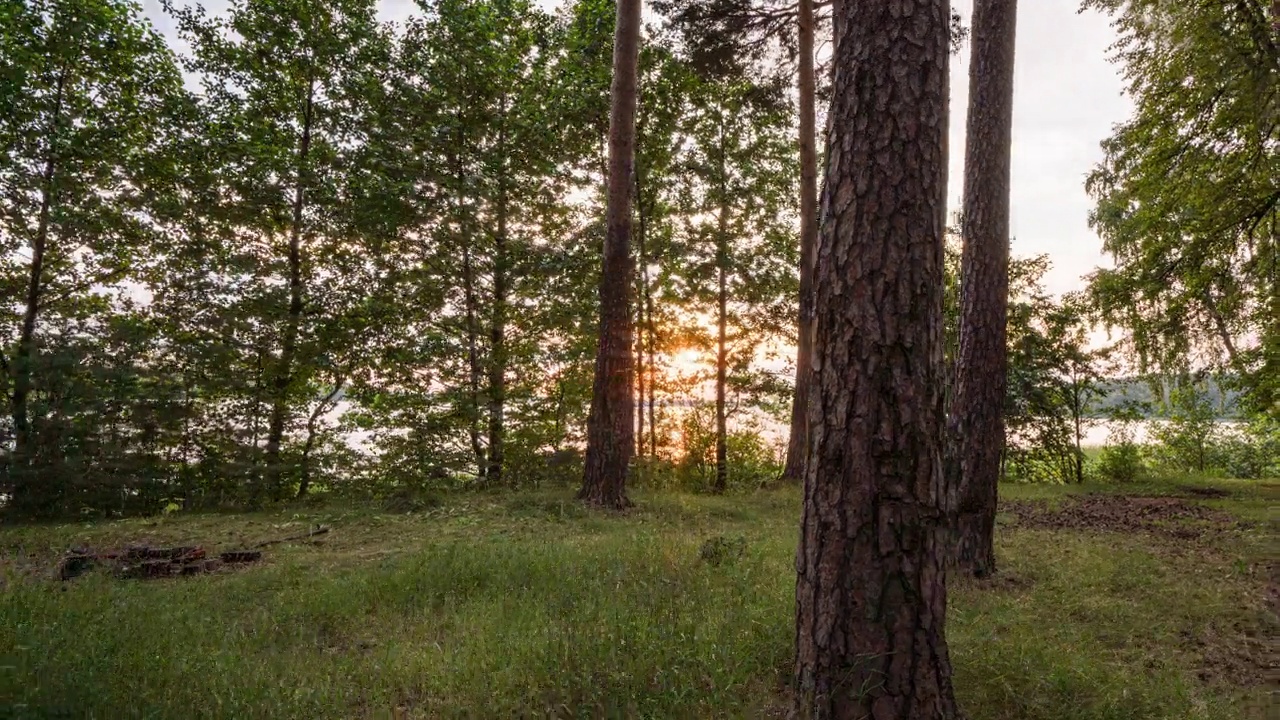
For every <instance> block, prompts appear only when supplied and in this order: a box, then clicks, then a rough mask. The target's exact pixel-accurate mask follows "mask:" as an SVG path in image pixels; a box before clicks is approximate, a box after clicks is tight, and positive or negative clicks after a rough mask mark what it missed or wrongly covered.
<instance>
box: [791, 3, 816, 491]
mask: <svg viewBox="0 0 1280 720" xmlns="http://www.w3.org/2000/svg"><path fill="white" fill-rule="evenodd" d="M798 10H799V45H800V56H799V62H800V73H799V74H800V78H799V82H798V86H799V96H800V97H799V102H800V316H799V321H798V322H797V324H796V328H797V336H796V389H795V395H794V397H793V398H792V401H791V432H790V438H789V440H788V441H787V462H786V465H785V466H783V470H782V479H783V480H784V481H787V482H799V481H800V479H801V478H802V477H803V474H804V453H805V437H806V432H805V430H806V427H807V425H806V418H807V413H806V408H807V403H808V394H809V374H810V372H812V368H811V366H812V364H813V361H812V354H813V353H812V346H813V333H812V328H811V327H810V326H811V324H812V318H813V298H812V293H813V259H814V247H815V246H816V245H817V240H818V151H817V148H816V147H815V146H814V133H815V132H816V128H815V123H816V120H815V119H814V114H815V113H814V105H815V103H816V95H817V93H816V90H815V87H814V84H815V82H816V80H815V77H814V73H815V69H814V55H813V36H814V20H813V0H799V6H798Z"/></svg>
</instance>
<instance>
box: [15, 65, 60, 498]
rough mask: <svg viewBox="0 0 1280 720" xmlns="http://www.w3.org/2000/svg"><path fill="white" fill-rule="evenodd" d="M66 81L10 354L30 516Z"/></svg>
mask: <svg viewBox="0 0 1280 720" xmlns="http://www.w3.org/2000/svg"><path fill="white" fill-rule="evenodd" d="M66 81H67V71H66V69H65V68H63V69H61V70H60V71H59V72H58V81H57V83H56V85H55V89H54V96H53V113H52V115H51V116H50V118H49V128H48V130H47V131H46V138H45V142H46V148H45V158H44V168H43V169H42V170H41V172H40V212H39V215H38V216H37V219H36V234H35V237H33V238H32V240H31V267H30V272H29V273H28V274H27V293H26V299H25V304H24V307H23V311H22V326H21V327H20V328H19V330H18V347H17V349H16V350H15V352H14V354H13V366H12V372H13V392H12V394H11V395H10V397H9V403H10V414H11V415H12V418H13V432H14V438H13V440H14V453H13V455H14V458H13V459H14V463H13V467H12V468H11V469H10V472H11V473H13V475H14V477H13V481H14V482H13V498H12V500H11V505H12V507H15V508H17V509H18V510H19V511H21V512H29V511H31V510H33V509H34V508H32V507H30V506H31V505H32V503H33V501H34V495H35V494H36V493H35V488H33V487H32V483H33V482H34V480H35V478H34V477H33V472H32V467H31V463H32V459H33V455H34V454H35V447H34V445H35V442H34V437H33V434H32V430H31V418H30V409H29V407H28V406H29V402H30V397H31V386H32V381H31V373H32V367H31V366H32V364H33V363H34V360H35V337H36V323H37V322H38V321H39V316H40V302H41V299H42V296H43V295H44V259H45V252H46V250H47V249H48V246H49V225H50V215H51V212H52V209H53V202H54V193H55V180H56V175H57V170H58V157H57V143H58V133H59V129H60V127H61V125H62V106H63V92H64V89H65V86H66Z"/></svg>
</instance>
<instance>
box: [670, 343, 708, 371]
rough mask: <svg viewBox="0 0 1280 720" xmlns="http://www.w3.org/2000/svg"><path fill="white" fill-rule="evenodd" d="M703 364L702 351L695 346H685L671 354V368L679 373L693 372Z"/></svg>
mask: <svg viewBox="0 0 1280 720" xmlns="http://www.w3.org/2000/svg"><path fill="white" fill-rule="evenodd" d="M703 364H704V358H703V355H702V352H701V351H699V350H698V349H697V348H685V349H683V350H680V351H678V352H677V353H676V354H675V355H672V356H671V369H673V370H675V371H676V372H678V373H681V374H689V373H695V372H697V371H698V370H700V369H701V368H702V365H703Z"/></svg>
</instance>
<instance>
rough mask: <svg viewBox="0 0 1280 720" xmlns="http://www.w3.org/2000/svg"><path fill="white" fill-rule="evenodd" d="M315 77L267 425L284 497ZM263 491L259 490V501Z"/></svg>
mask: <svg viewBox="0 0 1280 720" xmlns="http://www.w3.org/2000/svg"><path fill="white" fill-rule="evenodd" d="M315 92H316V82H315V78H311V79H309V81H308V83H307V99H306V104H305V105H304V106H303V111H302V137H301V139H300V140H299V142H298V168H297V177H296V178H295V181H294V189H293V222H292V225H291V227H290V228H289V259H288V262H289V309H288V315H287V316H286V318H285V326H284V338H283V341H282V342H281V344H280V361H279V364H278V365H277V366H276V370H275V372H274V373H273V376H272V384H271V390H272V398H271V403H272V404H271V419H270V421H269V422H268V424H267V448H266V456H265V462H266V472H265V473H264V476H263V477H264V485H265V486H266V487H265V488H263V489H265V490H267V491H268V492H270V493H271V496H272V499H274V500H280V499H282V497H283V494H282V493H283V490H284V488H283V484H282V482H281V475H282V473H283V470H284V468H282V467H280V445H281V443H282V442H283V441H284V428H285V424H286V423H287V422H288V419H289V389H290V386H291V385H293V376H294V367H293V366H294V362H295V357H296V355H297V352H298V332H299V330H300V326H301V324H302V309H303V298H302V295H303V280H302V263H303V257H302V236H303V229H304V228H303V213H304V211H305V209H306V196H307V190H306V187H307V182H308V180H309V179H310V178H309V177H308V173H309V170H308V167H307V164H308V162H309V161H310V155H311V130H312V123H313V121H314V114H315ZM260 492H261V491H259V492H255V501H257V500H258V499H260V497H261V494H260Z"/></svg>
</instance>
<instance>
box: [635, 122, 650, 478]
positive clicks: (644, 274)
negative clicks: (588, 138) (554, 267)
mask: <svg viewBox="0 0 1280 720" xmlns="http://www.w3.org/2000/svg"><path fill="white" fill-rule="evenodd" d="M639 134H640V135H641V136H643V131H640V133H639ZM634 187H635V197H634V198H633V202H635V205H636V229H635V235H636V243H635V245H636V261H637V262H638V263H639V265H640V269H641V271H640V272H638V273H635V276H636V323H635V328H636V329H635V342H636V347H635V356H636V399H637V402H636V455H637V456H640V457H643V456H644V454H645V414H644V410H645V403H644V399H645V353H644V350H645V346H644V333H643V332H642V331H641V329H642V328H644V327H645V317H644V311H645V303H644V299H645V297H647V296H648V293H649V288H648V287H647V286H648V283H649V273H648V271H647V268H646V266H647V265H648V262H649V261H648V258H647V257H646V256H645V242H644V241H645V231H646V229H647V223H646V219H647V215H648V212H647V210H648V208H647V206H646V204H645V202H644V173H643V172H642V171H641V168H640V162H639V160H637V161H636V170H635V186H634Z"/></svg>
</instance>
